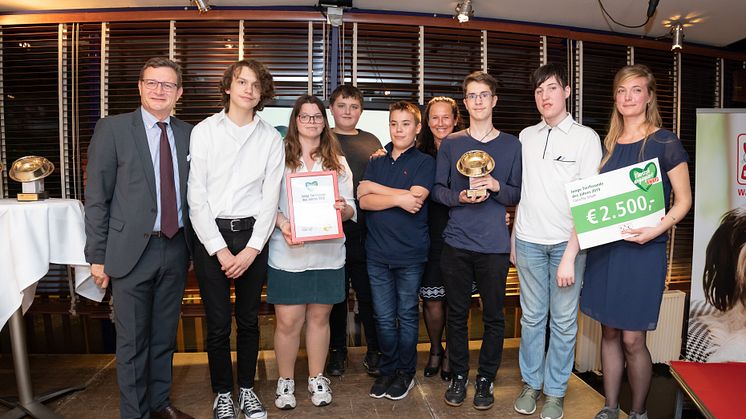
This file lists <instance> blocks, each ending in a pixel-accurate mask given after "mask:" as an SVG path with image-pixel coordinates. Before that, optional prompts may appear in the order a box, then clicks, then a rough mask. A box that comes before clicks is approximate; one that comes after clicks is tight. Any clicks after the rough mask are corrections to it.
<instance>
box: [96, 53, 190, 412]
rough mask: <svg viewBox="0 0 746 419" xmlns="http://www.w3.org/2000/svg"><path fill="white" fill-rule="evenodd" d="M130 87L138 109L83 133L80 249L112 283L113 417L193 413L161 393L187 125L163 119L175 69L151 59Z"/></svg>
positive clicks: (166, 383) (177, 284)
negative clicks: (116, 408) (116, 413)
mask: <svg viewBox="0 0 746 419" xmlns="http://www.w3.org/2000/svg"><path fill="white" fill-rule="evenodd" d="M138 88H139V91H140V99H141V104H142V106H141V107H140V108H138V109H137V110H135V111H134V112H131V113H127V114H122V115H117V116H111V117H106V118H103V119H101V120H99V121H98V123H97V124H96V129H95V131H94V133H93V138H92V139H91V145H90V148H89V149H88V167H87V171H88V178H87V184H86V189H85V230H86V246H85V255H86V260H87V261H88V262H89V263H90V264H91V274H92V275H93V278H94V280H95V281H96V283H97V284H98V285H99V286H101V287H102V288H105V287H107V286H108V284H109V283H110V282H111V286H112V298H113V300H114V317H115V325H116V332H117V382H118V384H119V394H120V415H121V417H122V418H149V417H151V418H191V416H189V415H186V414H184V413H183V412H180V411H179V410H177V409H176V408H174V407H173V406H172V405H171V402H170V400H169V393H170V391H171V381H172V374H171V361H172V358H173V353H174V347H175V342H176V329H177V326H178V321H179V314H180V311H181V299H182V295H183V293H184V286H185V283H186V274H187V266H188V263H189V247H190V246H189V243H188V242H187V240H188V237H190V234H189V228H190V226H189V212H188V208H187V199H186V189H187V176H188V173H189V163H188V161H189V158H188V153H189V136H190V134H191V130H192V125H190V124H187V123H185V122H182V121H180V120H178V119H176V118H174V117H172V116H171V112H172V110H173V109H174V105H175V104H176V101H177V100H178V99H179V97H181V94H182V87H181V67H180V66H179V65H178V64H176V63H174V62H173V61H171V60H169V59H166V58H151V59H150V60H148V61H147V62H146V63H145V65H144V66H143V67H142V70H141V71H140V80H139V81H138ZM185 230H187V231H185Z"/></svg>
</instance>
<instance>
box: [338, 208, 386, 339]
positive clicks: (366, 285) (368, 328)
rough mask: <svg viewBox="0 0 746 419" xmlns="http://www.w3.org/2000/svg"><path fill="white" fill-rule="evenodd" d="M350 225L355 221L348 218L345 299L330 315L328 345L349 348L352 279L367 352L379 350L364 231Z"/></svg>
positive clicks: (346, 228) (346, 229) (346, 223)
mask: <svg viewBox="0 0 746 419" xmlns="http://www.w3.org/2000/svg"><path fill="white" fill-rule="evenodd" d="M351 224H355V223H354V222H353V221H345V223H344V231H345V248H346V250H347V259H346V261H345V278H347V281H345V300H344V301H342V302H341V303H337V304H335V305H334V307H332V312H331V314H330V315H329V329H330V332H331V336H330V339H329V347H330V348H332V349H336V350H346V348H347V311H348V310H347V307H348V305H347V295H348V294H349V289H350V282H351V283H352V288H353V289H354V290H355V295H357V304H358V313H359V315H360V322H361V323H362V324H363V332H364V333H365V341H366V342H367V343H368V351H370V352H379V350H378V336H377V335H376V322H375V319H374V318H373V298H372V296H371V293H370V279H369V278H368V266H367V263H366V260H367V259H366V257H365V230H364V228H360V227H359V226H357V225H351Z"/></svg>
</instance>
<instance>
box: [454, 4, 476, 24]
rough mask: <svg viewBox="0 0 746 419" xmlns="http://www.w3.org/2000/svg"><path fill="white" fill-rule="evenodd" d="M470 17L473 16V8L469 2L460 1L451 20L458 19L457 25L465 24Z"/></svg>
mask: <svg viewBox="0 0 746 419" xmlns="http://www.w3.org/2000/svg"><path fill="white" fill-rule="evenodd" d="M472 16H474V8H473V7H472V6H471V0H461V1H460V2H459V3H458V4H457V5H456V15H454V16H453V18H454V19H458V23H466V22H468V21H469V18H471V17H472Z"/></svg>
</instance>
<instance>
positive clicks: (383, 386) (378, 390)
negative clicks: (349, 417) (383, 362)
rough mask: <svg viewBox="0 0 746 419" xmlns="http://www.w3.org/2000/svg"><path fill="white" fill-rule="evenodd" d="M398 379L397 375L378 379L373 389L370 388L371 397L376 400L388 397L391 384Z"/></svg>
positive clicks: (383, 376)
mask: <svg viewBox="0 0 746 419" xmlns="http://www.w3.org/2000/svg"><path fill="white" fill-rule="evenodd" d="M394 379H396V376H395V375H382V376H380V377H378V378H376V382H375V383H373V387H371V388H370V393H368V394H369V395H370V397H373V398H374V399H380V398H382V397H384V396H385V395H386V391H387V390H388V389H389V387H390V386H391V383H393V382H394Z"/></svg>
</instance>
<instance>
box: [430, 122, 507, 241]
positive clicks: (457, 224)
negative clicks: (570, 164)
mask: <svg viewBox="0 0 746 419" xmlns="http://www.w3.org/2000/svg"><path fill="white" fill-rule="evenodd" d="M471 150H482V151H485V152H487V153H488V154H489V155H490V156H492V158H493V159H494V160H495V169H494V170H493V171H492V173H490V175H492V177H494V178H495V179H497V181H498V182H500V191H499V192H497V193H494V192H490V196H489V198H488V199H487V200H486V201H484V202H481V203H478V204H461V203H459V200H458V197H459V193H460V192H461V191H462V190H464V189H469V178H468V177H466V176H464V175H462V174H461V173H459V172H458V170H456V163H457V162H458V159H459V158H460V157H461V155H463V154H464V153H466V152H467V151H471ZM432 197H433V199H434V200H435V201H437V202H440V203H442V204H444V205H446V206H448V207H450V208H451V210H450V218H449V220H448V226H446V229H445V231H444V232H443V238H444V239H445V242H446V244H448V245H449V246H451V247H454V248H457V249H462V250H470V251H474V252H480V253H510V233H509V231H508V227H507V226H506V225H505V207H506V206H510V205H516V204H517V203H518V201H519V200H520V198H521V143H520V141H518V138H516V137H515V136H513V135H510V134H506V133H504V132H500V135H498V136H497V138H495V139H493V140H492V141H489V142H487V143H482V142H480V141H478V140H476V139H475V138H473V137H472V136H470V135H469V134H467V133H466V130H463V131H459V132H455V133H453V134H451V135H449V136H448V137H446V138H445V139H444V140H443V142H442V143H441V145H440V149H439V150H438V160H437V167H436V170H435V185H434V186H433V191H432Z"/></svg>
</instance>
